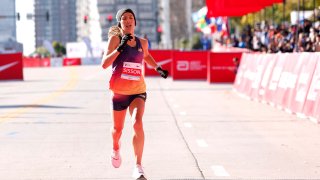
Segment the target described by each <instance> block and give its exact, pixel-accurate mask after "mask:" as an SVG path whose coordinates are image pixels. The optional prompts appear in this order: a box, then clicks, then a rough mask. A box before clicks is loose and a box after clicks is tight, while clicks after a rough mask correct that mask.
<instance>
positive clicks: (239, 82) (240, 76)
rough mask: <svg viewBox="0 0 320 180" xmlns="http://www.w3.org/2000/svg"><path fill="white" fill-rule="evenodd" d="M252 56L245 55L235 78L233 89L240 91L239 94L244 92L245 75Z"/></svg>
mask: <svg viewBox="0 0 320 180" xmlns="http://www.w3.org/2000/svg"><path fill="white" fill-rule="evenodd" d="M249 56H250V54H248V53H243V54H242V56H241V60H240V65H239V67H238V70H237V75H236V77H235V81H234V83H233V88H234V89H235V90H236V91H238V92H239V93H243V91H244V84H245V83H244V81H245V79H244V73H245V71H246V70H247V67H248V61H249Z"/></svg>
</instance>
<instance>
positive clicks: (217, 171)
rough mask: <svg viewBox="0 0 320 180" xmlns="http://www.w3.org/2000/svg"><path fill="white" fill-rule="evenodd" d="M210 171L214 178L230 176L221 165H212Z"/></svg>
mask: <svg viewBox="0 0 320 180" xmlns="http://www.w3.org/2000/svg"><path fill="white" fill-rule="evenodd" d="M211 169H212V170H213V173H214V175H216V176H224V177H226V176H230V174H229V173H228V172H227V171H226V170H225V169H224V167H223V166H221V165H213V166H211Z"/></svg>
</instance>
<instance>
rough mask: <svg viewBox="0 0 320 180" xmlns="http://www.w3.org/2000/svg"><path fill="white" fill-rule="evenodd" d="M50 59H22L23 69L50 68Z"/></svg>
mask: <svg viewBox="0 0 320 180" xmlns="http://www.w3.org/2000/svg"><path fill="white" fill-rule="evenodd" d="M50 66H51V63H50V58H33V57H23V67H50Z"/></svg>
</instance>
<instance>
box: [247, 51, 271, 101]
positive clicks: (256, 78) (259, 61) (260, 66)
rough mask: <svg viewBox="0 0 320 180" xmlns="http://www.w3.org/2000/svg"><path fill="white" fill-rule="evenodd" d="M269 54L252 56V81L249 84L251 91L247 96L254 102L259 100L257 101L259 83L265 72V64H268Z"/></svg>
mask: <svg viewBox="0 0 320 180" xmlns="http://www.w3.org/2000/svg"><path fill="white" fill-rule="evenodd" d="M270 55H271V54H253V56H254V61H255V63H254V66H255V67H256V68H253V74H254V75H253V76H252V77H253V79H252V83H251V89H250V92H249V95H250V97H251V98H252V99H254V100H261V99H259V90H260V88H261V82H262V79H263V75H264V73H265V70H266V69H267V64H268V62H269V59H270Z"/></svg>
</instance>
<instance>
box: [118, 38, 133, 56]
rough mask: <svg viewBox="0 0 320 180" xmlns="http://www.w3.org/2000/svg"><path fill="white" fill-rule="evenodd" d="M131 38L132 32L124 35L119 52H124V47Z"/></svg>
mask: <svg viewBox="0 0 320 180" xmlns="http://www.w3.org/2000/svg"><path fill="white" fill-rule="evenodd" d="M131 39H133V37H132V36H131V34H126V35H124V36H123V37H122V39H121V41H120V44H119V46H118V47H117V51H118V52H122V51H123V49H124V47H125V46H126V44H127V42H128V41H130V40H131Z"/></svg>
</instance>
